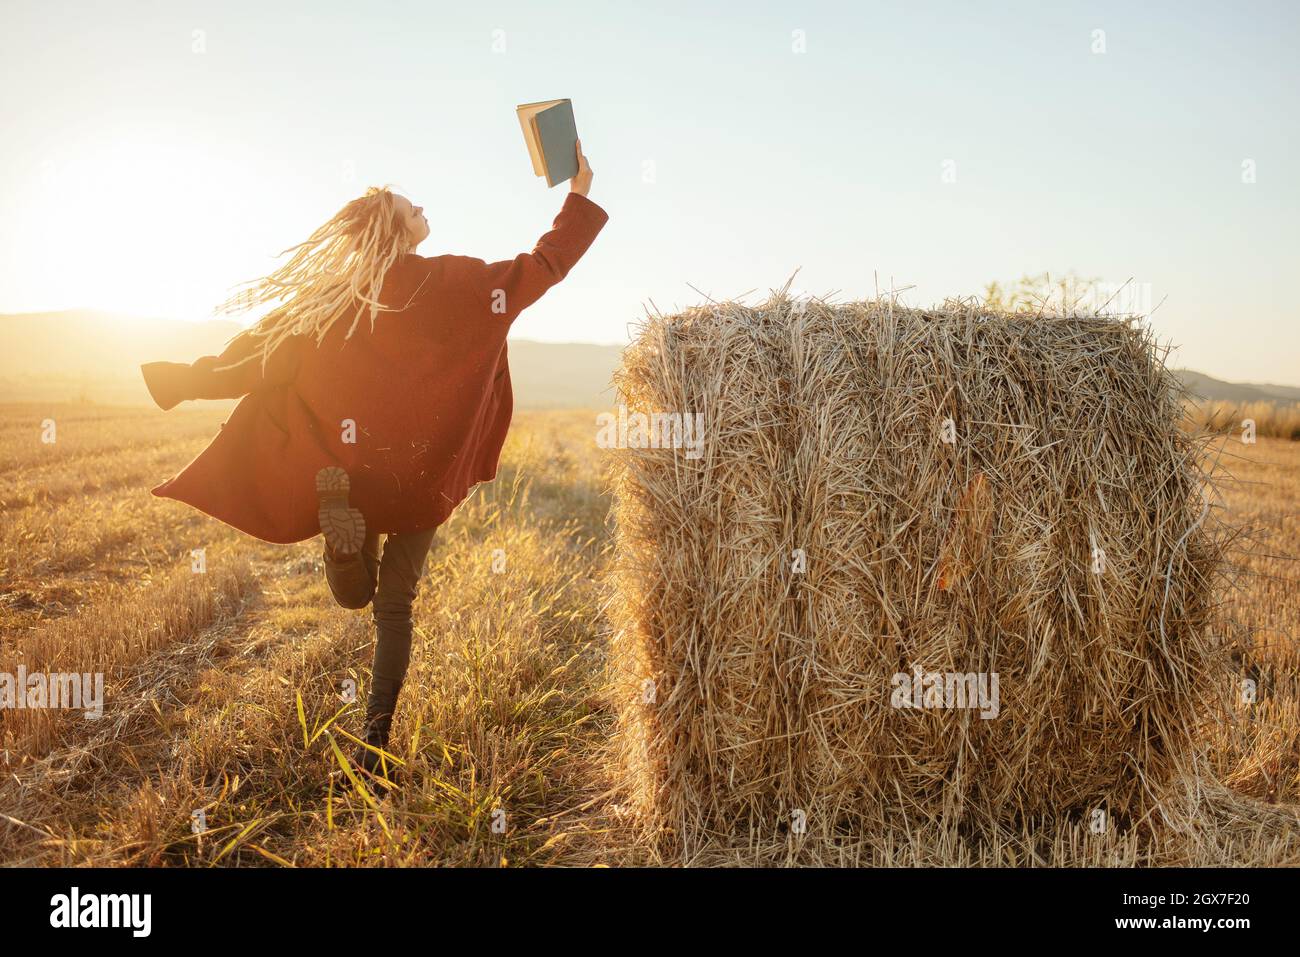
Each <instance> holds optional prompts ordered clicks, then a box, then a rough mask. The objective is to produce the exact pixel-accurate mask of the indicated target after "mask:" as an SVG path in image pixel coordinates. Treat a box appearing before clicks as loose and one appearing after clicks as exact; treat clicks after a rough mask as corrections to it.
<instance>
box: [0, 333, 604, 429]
mask: <svg viewBox="0 0 1300 957" xmlns="http://www.w3.org/2000/svg"><path fill="white" fill-rule="evenodd" d="M239 329H240V326H239V324H238V323H235V322H229V321H221V320H212V321H208V322H176V321H173V320H170V319H139V318H136V317H134V316H122V315H118V314H114V313H108V312H95V311H90V310H70V311H66V312H41V313H24V314H20V315H0V402H19V401H44V400H49V401H67V400H76V399H82V398H84V399H89V400H91V401H94V402H101V403H110V404H120V405H147V404H149V402H150V399H149V393H148V391H147V390H146V389H145V387H144V382H143V381H142V380H141V379H140V370H139V367H140V363H142V362H149V361H152V360H155V359H157V360H168V361H171V362H192V361H193V360H194V359H197V358H198V357H199V356H203V355H216V354H218V353H220V352H221V350H222V349H224V348H225V345H226V343H227V341H229V339H230V338H231V337H232V336H234V335H235V334H236V333H237V332H238V331H239ZM509 348H510V372H511V379H512V382H513V385H514V392H515V404H516V405H517V406H519V407H520V408H593V409H603V408H608V407H609V406H610V405H611V404H612V402H613V390H612V388H611V387H610V378H611V376H612V375H613V373H614V370H615V369H616V368H617V367H618V363H619V358H620V356H621V355H622V352H623V350H622V348H621V347H619V346H601V345H592V344H589V343H549V342H532V341H529V340H526V339H511V340H510V346H509Z"/></svg>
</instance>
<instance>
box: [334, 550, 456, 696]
mask: <svg viewBox="0 0 1300 957" xmlns="http://www.w3.org/2000/svg"><path fill="white" fill-rule="evenodd" d="M434 531H435V530H434V529H432V528H429V529H425V530H423V531H418V532H401V533H396V532H395V533H393V534H390V535H385V536H384V548H383V553H382V555H381V553H380V549H379V533H378V532H369V533H367V534H366V540H365V544H364V545H363V546H362V548H361V551H360V552H359V553H358V554H357V555H356V557H354V558H351V559H348V560H345V561H334V560H332V559H331V558H330V557H329V554H328V553H327V554H326V555H325V579H326V580H327V581H328V582H329V586H330V591H331V592H333V593H334V600H335V601H337V602H338V603H339V604H340V605H342V606H343V607H344V608H365V607H366V605H369V604H372V603H373V612H372V613H373V616H374V622H375V631H376V641H375V664H374V679H373V682H372V690H373V691H374V693H375V694H376V695H378V696H379V697H380V698H381V699H382V698H388V697H391V698H394V699H395V698H396V697H397V692H398V689H399V688H400V687H401V685H402V681H403V679H405V677H406V669H407V667H408V666H409V665H410V663H411V633H412V630H413V627H414V626H413V625H412V622H411V608H412V606H413V605H414V603H415V594H416V590H417V589H418V587H419V584H420V576H421V574H423V572H424V561H425V558H426V557H427V556H428V554H429V546H430V545H432V544H433V534H434Z"/></svg>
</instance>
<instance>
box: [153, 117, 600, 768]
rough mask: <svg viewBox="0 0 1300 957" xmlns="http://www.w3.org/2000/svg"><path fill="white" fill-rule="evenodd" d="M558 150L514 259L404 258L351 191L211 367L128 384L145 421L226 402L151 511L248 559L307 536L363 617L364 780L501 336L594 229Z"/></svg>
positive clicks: (492, 431)
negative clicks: (553, 183)
mask: <svg viewBox="0 0 1300 957" xmlns="http://www.w3.org/2000/svg"><path fill="white" fill-rule="evenodd" d="M577 153H578V174H577V175H576V176H575V177H574V178H573V180H572V181H571V183H570V191H569V194H568V196H567V197H566V198H565V201H564V206H563V207H562V208H561V210H560V213H559V215H558V216H557V217H556V218H555V222H554V225H553V226H552V228H551V231H550V232H548V233H547V234H546V235H545V236H543V237H542V238H541V239H540V240H539V241H538V243H537V246H536V248H535V249H534V250H533V251H532V252H531V253H527V254H524V255H520V256H517V257H515V258H514V259H513V260H505V261H502V262H496V263H487V262H484V261H483V260H481V259H473V258H470V257H467V256H435V257H432V258H426V257H424V256H419V255H417V254H416V253H415V248H416V247H417V246H418V245H419V244H420V243H421V242H422V241H423V240H424V239H425V238H426V237H427V236H428V235H429V223H428V220H427V219H426V218H425V216H424V210H423V209H422V208H421V207H419V206H413V205H412V204H411V202H410V201H409V200H408V199H406V198H405V197H403V196H398V195H396V194H394V193H391V192H389V191H388V190H387V189H375V188H371V189H369V190H367V192H366V194H365V195H364V196H362V197H361V198H359V199H355V200H353V201H352V202H350V203H348V204H347V205H346V206H344V207H343V209H342V210H340V211H339V213H338V214H337V215H336V216H334V218H332V219H331V220H330V221H329V222H327V223H325V225H323V226H321V227H320V228H319V229H318V230H316V232H315V233H313V234H312V236H311V238H309V239H308V240H307V241H306V242H304V243H300V244H299V245H297V246H294V247H291V248H290V249H289V250H286V253H288V252H292V253H293V255H292V257H291V258H290V259H289V261H288V262H287V263H286V264H285V265H284V266H282V267H281V268H280V269H279V270H277V271H276V272H274V273H272V274H271V275H270V276H268V277H266V278H264V279H262V280H259V281H257V282H255V283H253V284H251V286H250V288H249V289H248V290H247V291H246V292H244V293H241V294H238V295H236V296H234V297H232V299H231V300H230V301H228V302H227V303H226V304H225V305H224V308H226V309H235V308H247V307H248V306H250V305H255V304H258V303H271V302H277V303H278V305H276V306H275V308H273V309H272V310H271V311H270V312H269V313H268V314H267V315H266V316H264V317H263V318H262V319H261V320H260V321H259V322H257V323H256V324H255V325H254V326H252V327H250V328H249V329H246V330H244V331H243V332H241V333H240V334H239V335H237V336H235V337H234V338H233V339H232V340H231V341H230V345H229V347H228V348H227V349H226V350H225V351H224V352H223V353H222V354H221V355H220V356H204V357H203V358H201V359H198V360H197V361H195V362H194V363H192V364H190V365H184V364H182V363H172V362H151V363H147V364H145V365H144V366H142V367H141V368H142V371H143V373H144V377H145V382H146V384H147V385H148V387H149V392H150V394H151V395H152V396H153V398H154V401H155V402H157V403H158V405H159V406H160V407H161V408H163V409H170V408H172V407H173V406H175V405H176V404H177V403H179V402H181V401H183V400H185V399H224V398H239V397H241V396H242V397H243V401H241V402H240V403H239V405H238V406H236V408H235V410H234V412H232V413H231V416H230V418H229V419H228V420H227V421H226V422H225V423H224V424H223V425H222V427H221V431H220V432H219V433H218V434H217V436H216V437H215V438H214V439H213V440H212V442H211V444H210V445H208V447H207V448H206V449H205V450H204V451H203V452H201V453H200V454H199V455H198V457H197V458H195V459H194V461H192V462H191V463H190V464H189V465H187V466H186V467H185V468H184V469H183V470H182V471H181V472H180V473H179V474H178V475H176V476H175V477H174V478H172V479H170V480H169V481H167V482H164V483H163V484H162V485H159V486H158V487H157V488H155V489H153V494H154V495H158V496H163V497H166V498H172V499H175V500H177V501H180V502H186V503H188V504H190V505H192V506H194V507H195V508H198V509H200V510H202V511H204V512H206V513H207V514H209V515H212V516H214V517H216V518H219V519H221V520H222V521H224V522H226V523H228V524H230V525H233V526H234V527H235V528H238V529H240V530H241V531H244V532H247V533H249V534H251V535H254V536H256V537H258V538H260V539H263V540H264V541H268V542H276V543H290V542H299V541H303V540H305V539H308V538H311V537H313V536H315V535H317V534H318V533H323V535H324V540H325V545H324V553H325V554H324V564H325V574H326V578H327V580H328V582H329V585H330V590H331V591H332V592H333V594H334V597H335V599H336V600H337V601H338V602H339V604H341V605H343V606H344V607H345V608H364V607H365V606H366V605H367V604H371V603H373V618H374V622H375V626H376V631H377V640H376V644H375V658H374V670H373V678H372V681H371V687H370V694H369V696H368V699H367V707H366V720H365V729H364V735H363V739H364V740H365V742H366V745H368V747H361V748H358V749H357V755H356V761H357V763H358V764H359V765H360V766H361V767H362V768H363V769H365V770H366V771H367V772H369V773H375V772H376V770H377V769H379V768H380V767H381V765H382V763H383V762H382V758H381V756H380V755H379V753H378V752H379V751H380V750H383V749H385V748H386V747H387V744H388V734H389V728H390V727H391V724H392V716H393V711H394V708H395V707H396V704H397V696H398V692H399V691H400V689H401V685H402V681H403V679H404V678H405V676H406V669H407V664H408V662H409V660H410V652H411V631H412V626H411V604H412V602H413V601H414V599H415V593H416V586H417V584H418V582H419V578H420V574H421V572H422V571H423V568H424V561H425V557H426V555H427V554H428V551H429V545H430V543H431V542H432V540H433V534H434V529H436V528H437V527H438V525H440V524H441V523H442V522H443V521H445V520H446V519H447V517H448V516H449V515H450V514H451V512H452V510H453V509H454V508H455V507H456V506H457V505H458V504H459V503H460V502H461V501H462V500H463V499H464V498H465V496H466V495H467V494H468V493H469V490H470V488H471V487H472V486H474V485H475V484H476V483H478V482H487V481H491V480H492V479H493V478H495V477H496V469H497V459H498V456H499V455H500V452H501V446H502V443H503V442H504V441H505V436H506V431H507V429H508V428H509V426H510V416H511V412H512V410H513V393H512V391H511V387H510V369H509V365H508V363H507V360H506V333H507V332H508V331H509V329H510V325H511V323H513V322H514V320H515V318H516V317H517V316H518V315H519V313H520V312H521V311H522V310H523V309H525V308H527V307H528V306H529V305H531V304H532V303H533V302H536V301H537V299H538V298H539V297H540V296H541V295H542V293H544V292H545V291H546V290H547V289H548V288H550V287H551V286H553V285H554V284H555V283H557V282H559V281H560V280H561V279H563V278H564V277H565V276H566V275H567V274H568V272H569V270H570V269H572V268H573V266H574V264H575V263H577V261H578V260H579V259H580V258H581V257H582V255H583V253H585V252H586V251H587V248H588V247H589V246H590V245H591V243H592V242H593V240H595V238H596V235H597V233H599V232H600V230H601V228H602V227H603V226H604V224H605V222H606V220H607V219H608V216H607V215H606V213H605V211H604V210H602V209H601V208H600V207H599V206H597V205H596V204H595V203H593V202H592V201H591V200H589V199H587V192H588V190H589V189H590V187H591V179H592V172H591V167H590V166H589V165H588V163H587V158H586V157H585V156H584V155H583V154H582V144H581V143H579V144H578V146H577ZM363 320H366V321H364V322H363ZM381 533H382V534H383V535H384V536H385V538H384V545H383V550H382V552H381V551H380V548H379V536H380V534H381ZM385 770H386V766H385Z"/></svg>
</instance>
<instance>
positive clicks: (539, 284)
mask: <svg viewBox="0 0 1300 957" xmlns="http://www.w3.org/2000/svg"><path fill="white" fill-rule="evenodd" d="M577 152H578V174H577V175H576V176H574V178H573V180H572V181H571V183H570V188H569V194H568V195H567V196H566V197H565V199H564V205H563V206H562V207H560V212H559V215H557V216H556V217H555V222H554V223H553V224H552V225H551V229H550V231H549V232H547V233H546V235H544V236H543V237H542V238H541V239H539V240H538V241H537V245H536V246H534V247H533V251H532V252H530V253H523V254H521V255H519V256H516V257H515V258H514V259H505V260H502V261H500V262H495V263H487V262H484V261H483V260H481V259H472V258H470V257H455V259H456V265H457V266H458V267H460V268H461V269H462V270H463V274H464V276H465V278H466V279H467V280H468V281H469V283H470V285H471V287H472V289H473V290H474V293H475V295H476V297H477V298H478V299H479V301H480V302H481V303H482V304H483V306H484V308H485V309H486V310H487V312H488V314H489V315H493V316H500V317H501V318H502V319H504V320H505V321H506V322H507V323H510V322H513V321H514V320H515V318H516V317H517V316H518V315H519V313H520V312H522V311H523V310H524V309H527V308H528V307H529V306H531V305H532V304H533V303H535V302H536V301H537V300H538V299H540V298H541V297H542V294H543V293H544V292H546V290H547V289H550V288H551V287H552V286H554V285H555V284H556V283H557V282H559V281H560V280H561V279H563V278H564V277H565V276H567V275H568V274H569V270H570V269H572V268H573V267H574V265H576V264H577V262H578V260H579V259H581V258H582V256H583V254H584V253H585V252H586V251H587V250H588V248H590V246H591V244H592V243H593V242H594V241H595V239H596V236H597V234H599V233H600V231H601V229H602V228H604V226H605V223H606V222H608V220H609V214H608V213H606V212H605V211H604V210H603V209H601V208H600V207H599V206H597V205H596V204H595V203H593V202H592V201H591V200H589V199H588V198H587V191H588V189H590V187H591V178H592V173H591V166H590V164H588V162H587V157H586V156H584V155H583V153H582V142H581V141H579V142H578V144H577Z"/></svg>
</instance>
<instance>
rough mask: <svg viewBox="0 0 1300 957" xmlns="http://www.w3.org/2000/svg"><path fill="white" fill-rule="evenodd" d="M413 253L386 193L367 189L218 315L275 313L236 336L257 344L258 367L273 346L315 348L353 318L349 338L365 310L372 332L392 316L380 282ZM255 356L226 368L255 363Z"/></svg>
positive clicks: (248, 285) (382, 189)
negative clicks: (310, 341)
mask: <svg viewBox="0 0 1300 957" xmlns="http://www.w3.org/2000/svg"><path fill="white" fill-rule="evenodd" d="M410 247H411V238H410V236H409V234H408V233H407V231H406V229H405V227H404V225H403V224H402V222H401V219H400V217H399V216H398V215H397V213H396V209H395V207H394V204H393V194H392V192H391V191H390V190H389V189H388V187H377V186H371V187H370V188H369V189H367V190H366V193H365V195H364V196H361V197H358V198H357V199H354V200H352V201H351V202H350V203H348V204H347V205H346V206H344V207H343V208H342V209H341V210H339V211H338V212H337V213H336V214H335V215H334V216H333V218H331V219H330V220H329V222H327V223H325V224H324V225H323V226H321V227H320V228H319V229H317V230H316V231H315V232H314V233H312V234H311V237H310V238H308V239H307V240H306V242H302V243H299V244H298V245H296V246H290V247H289V248H288V249H286V250H284V252H282V253H281V254H280V255H281V256H284V255H287V254H288V253H293V256H292V257H291V258H290V259H289V261H288V262H287V263H285V264H284V265H283V266H281V267H280V268H279V269H277V270H276V271H275V272H273V273H271V274H270V275H269V276H265V277H263V278H261V279H255V280H253V281H252V282H249V283H245V284H243V285H244V287H245V288H244V289H243V290H242V291H240V292H237V293H235V294H233V295H232V296H230V298H229V299H227V300H226V301H225V302H223V303H222V304H221V305H220V306H218V307H217V309H216V311H217V312H218V313H232V312H241V311H243V310H245V309H248V308H251V307H252V306H255V305H258V304H262V303H274V302H278V303H279V305H277V306H276V307H275V308H274V309H272V310H271V311H270V312H268V313H267V314H266V315H265V316H263V317H262V318H261V319H260V320H258V322H257V323H256V324H254V325H253V326H252V327H251V328H249V329H248V330H245V332H241V333H240V335H243V334H248V335H251V336H253V337H254V338H255V339H261V340H262V346H261V350H260V353H261V356H262V368H263V369H265V368H266V363H267V360H268V359H269V358H270V356H271V353H272V352H274V351H275V349H276V347H277V346H279V345H280V343H282V342H283V341H284V340H285V339H288V338H289V337H290V336H294V335H307V336H311V337H312V338H314V339H315V340H316V344H317V345H318V346H319V345H320V344H321V342H322V341H323V340H324V339H325V334H326V333H327V332H329V330H330V329H331V328H332V327H333V326H334V325H335V323H337V322H338V321H339V320H340V319H347V318H351V320H352V324H351V325H350V326H349V327H348V332H347V335H346V336H345V337H344V338H348V339H350V338H351V337H352V333H353V332H355V331H356V328H357V324H358V323H359V322H360V321H361V317H362V315H363V314H365V312H366V311H367V309H368V310H369V313H370V329H371V331H372V332H373V331H374V328H375V317H376V316H377V315H378V314H379V313H380V312H392V311H395V309H394V307H391V306H385V305H383V304H382V303H380V301H379V294H380V290H381V289H382V288H383V284H384V276H385V275H387V273H388V270H389V268H390V267H391V266H392V265H393V263H395V262H397V260H398V259H399V258H400V257H401V256H402V254H403V253H405V252H407V251H408V250H409V249H410ZM256 355H257V353H256V352H255V353H254V354H253V355H250V356H248V357H247V358H245V359H243V360H241V361H240V362H237V363H235V364H234V365H232V366H229V367H228V368H234V366H237V365H242V364H243V363H244V362H248V361H249V360H251V359H253V358H256Z"/></svg>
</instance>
